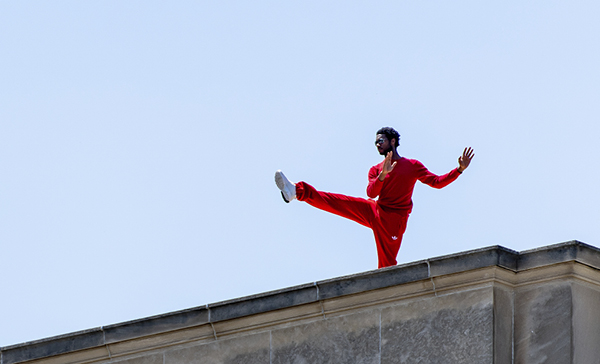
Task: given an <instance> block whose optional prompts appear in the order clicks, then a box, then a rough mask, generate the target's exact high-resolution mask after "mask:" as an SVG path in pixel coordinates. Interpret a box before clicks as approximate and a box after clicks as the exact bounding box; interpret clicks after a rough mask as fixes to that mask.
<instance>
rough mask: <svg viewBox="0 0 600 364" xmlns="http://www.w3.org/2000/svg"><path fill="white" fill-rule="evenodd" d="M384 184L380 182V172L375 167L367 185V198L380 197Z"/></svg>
mask: <svg viewBox="0 0 600 364" xmlns="http://www.w3.org/2000/svg"><path fill="white" fill-rule="evenodd" d="M381 187H383V182H382V181H380V180H379V171H378V170H377V168H376V167H375V166H373V167H371V169H370V170H369V184H368V185H367V196H369V197H370V198H375V197H377V196H379V193H380V192H381Z"/></svg>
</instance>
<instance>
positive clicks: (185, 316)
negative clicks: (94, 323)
mask: <svg viewBox="0 0 600 364" xmlns="http://www.w3.org/2000/svg"><path fill="white" fill-rule="evenodd" d="M206 323H208V309H207V308H206V307H196V308H192V309H189V310H184V311H177V312H172V313H167V314H164V315H158V316H152V317H148V318H144V319H140V320H134V321H128V322H124V323H120V324H115V325H109V326H104V327H103V328H102V329H103V330H104V332H105V341H104V343H103V344H112V343H115V342H118V341H123V340H130V339H135V338H138V337H140V336H147V335H154V334H160V333H163V332H168V331H173V330H180V329H183V328H187V327H191V326H198V325H202V324H206Z"/></svg>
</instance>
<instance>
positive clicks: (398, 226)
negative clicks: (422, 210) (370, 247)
mask: <svg viewBox="0 0 600 364" xmlns="http://www.w3.org/2000/svg"><path fill="white" fill-rule="evenodd" d="M378 217H379V218H378V219H377V220H376V222H375V223H373V226H372V229H373V235H374V236H375V244H376V245H377V260H378V268H385V267H389V266H392V265H396V264H397V263H398V262H397V261H396V257H397V256H398V251H399V250H400V245H401V243H402V235H404V232H405V231H406V223H407V222H408V214H397V213H386V212H383V211H381V210H380V209H378Z"/></svg>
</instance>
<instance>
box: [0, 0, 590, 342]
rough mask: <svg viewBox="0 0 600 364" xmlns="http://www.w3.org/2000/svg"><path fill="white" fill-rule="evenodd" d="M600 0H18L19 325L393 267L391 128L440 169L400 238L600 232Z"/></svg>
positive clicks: (408, 243)
mask: <svg viewBox="0 0 600 364" xmlns="http://www.w3.org/2000/svg"><path fill="white" fill-rule="evenodd" d="M598 19H600V3H599V2H597V1H544V2H542V1H536V2H523V1H502V2H495V3H494V2H481V1H453V2H442V1H434V2H398V1H375V2H374V1H368V2H367V1H364V2H347V1H325V2H323V1H295V2H281V1H272V2H266V1H252V2H232V1H213V2H205V1H201V2H197V1H170V2H162V1H127V2H124V1H85V2H84V1H52V2H47V1H2V2H0V53H1V55H0V93H1V94H0V162H1V165H0V166H1V169H0V248H1V250H0V251H1V260H0V279H1V283H2V299H0V315H1V317H0V346H6V345H11V344H16V343H20V342H25V341H30V340H35V339H40V338H44V337H49V336H54V335H58V334H64V333H68V332H73V331H77V330H83V329H88V328H92V327H98V326H102V325H109V324H113V323H118V322H122V321H127V320H132V319H137V318H142V317H146V316H150V315H155V314H160V313H165V312H170V311H175V310H180V309H185V308H190V307H195V306H200V305H205V304H207V303H213V302H217V301H221V300H225V299H230V298H236V297H241V296H245V295H250V294H254V293H259V292H264V291H268V290H273V289H278V288H283V287H288V286H292V285H296V284H302V283H308V282H314V281H317V280H321V279H327V278H333V277H338V276H341V275H345V274H351V273H357V272H361V271H366V270H370V269H374V268H375V267H376V264H377V263H376V256H375V246H374V242H373V238H372V235H371V232H370V230H368V229H366V228H364V227H362V226H360V225H358V224H355V223H352V222H350V221H347V220H344V219H342V218H339V217H336V216H333V215H329V214H326V213H325V212H322V211H318V210H315V209H313V208H311V207H310V206H308V205H306V204H302V203H298V202H293V203H291V204H289V205H288V204H285V203H283V201H282V199H281V197H280V195H279V192H278V190H277V188H276V186H275V184H274V182H273V174H274V172H275V171H276V170H277V169H283V170H284V171H285V172H286V175H288V177H290V178H291V179H292V180H295V181H297V180H305V181H307V182H309V183H311V184H312V185H314V186H315V187H317V188H319V189H322V190H325V191H332V192H339V193H344V194H348V195H353V196H363V197H365V196H366V193H365V187H366V185H367V172H368V169H369V167H370V166H371V165H374V164H376V163H378V162H379V161H380V160H381V159H380V158H381V157H380V156H379V155H378V154H377V151H376V150H375V147H374V146H373V141H374V139H375V131H376V130H377V129H378V128H379V127H381V126H386V125H390V126H394V127H396V128H397V129H398V130H399V131H400V133H401V134H402V140H401V146H400V148H399V152H400V154H401V155H403V156H407V157H410V158H416V159H419V160H420V161H421V162H423V163H424V164H425V165H426V166H427V167H428V168H429V169H430V170H431V171H433V172H434V173H438V174H442V173H446V172H448V171H450V170H451V169H452V168H454V167H455V166H456V165H457V162H456V161H457V158H458V156H459V155H460V153H461V151H462V149H463V148H464V147H465V146H472V147H473V148H474V149H475V153H476V156H475V159H474V160H473V163H472V165H471V167H470V168H469V169H468V170H467V171H466V172H465V174H464V175H462V176H461V177H460V178H459V179H458V180H457V181H456V182H455V183H453V184H452V185H450V186H448V187H446V188H444V189H442V190H434V189H431V188H429V187H427V186H424V185H417V187H416V189H415V193H414V198H413V200H414V204H415V208H414V210H413V213H412V215H411V217H410V219H409V223H408V230H407V232H406V234H405V236H404V241H403V245H402V248H401V249H400V254H399V256H398V260H399V262H401V263H407V262H411V261H415V260H419V259H425V258H430V257H435V256H440V255H444V254H450V253H456V252H461V251H465V250H469V249H475V248H480V247H485V246H490V245H502V246H505V247H507V248H511V249H515V250H525V249H530V248H535V247H539V246H544V245H549V244H553V243H557V242H563V241H568V240H573V239H577V240H581V241H584V242H586V243H589V244H592V245H599V244H600V230H599V228H598V221H599V217H600V192H598V187H597V186H598V180H599V179H600V172H599V171H598V157H599V156H600V146H599V143H598V136H599V135H600V126H599V125H600V123H599V121H600V120H599V119H600V118H599V117H600V103H599V102H598V100H600V68H599V65H600V22H599V21H598Z"/></svg>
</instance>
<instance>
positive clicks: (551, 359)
mask: <svg viewBox="0 0 600 364" xmlns="http://www.w3.org/2000/svg"><path fill="white" fill-rule="evenodd" d="M571 300H572V296H571V286H570V284H569V283H567V282H552V283H548V284H544V285H538V286H534V287H528V288H527V289H526V290H520V291H518V292H517V294H516V298H515V363H517V364H518V363H523V364H525V363H527V364H537V363H539V364H541V363H544V364H554V363H556V364H564V363H571V337H572V327H571Z"/></svg>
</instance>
